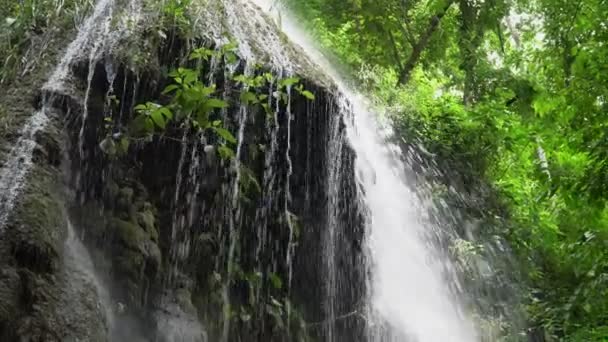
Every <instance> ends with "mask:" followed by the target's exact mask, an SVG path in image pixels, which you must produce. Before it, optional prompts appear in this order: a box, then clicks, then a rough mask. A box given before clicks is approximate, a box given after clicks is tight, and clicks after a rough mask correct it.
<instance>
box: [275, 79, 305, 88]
mask: <svg viewBox="0 0 608 342" xmlns="http://www.w3.org/2000/svg"><path fill="white" fill-rule="evenodd" d="M298 82H300V78H299V77H289V78H284V79H282V80H280V81H279V87H280V88H283V87H290V86H292V85H294V84H296V83H298Z"/></svg>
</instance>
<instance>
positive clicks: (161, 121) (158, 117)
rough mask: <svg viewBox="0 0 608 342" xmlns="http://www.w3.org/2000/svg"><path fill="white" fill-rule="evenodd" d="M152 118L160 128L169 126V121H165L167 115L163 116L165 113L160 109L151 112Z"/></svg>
mask: <svg viewBox="0 0 608 342" xmlns="http://www.w3.org/2000/svg"><path fill="white" fill-rule="evenodd" d="M150 118H151V119H152V121H153V122H154V124H155V125H156V126H157V127H158V128H160V129H165V126H167V122H166V121H165V117H164V116H163V113H162V112H161V111H160V110H155V111H153V112H152V113H151V114H150Z"/></svg>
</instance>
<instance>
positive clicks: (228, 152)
mask: <svg viewBox="0 0 608 342" xmlns="http://www.w3.org/2000/svg"><path fill="white" fill-rule="evenodd" d="M217 152H218V153H219V155H220V158H221V159H222V160H229V159H232V158H234V157H236V155H235V153H234V150H233V149H231V148H230V147H228V146H226V145H221V146H220V147H218V148H217Z"/></svg>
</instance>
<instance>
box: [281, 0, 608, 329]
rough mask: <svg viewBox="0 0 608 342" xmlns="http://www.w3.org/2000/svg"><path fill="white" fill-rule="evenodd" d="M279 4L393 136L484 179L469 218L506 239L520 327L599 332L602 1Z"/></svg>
mask: <svg viewBox="0 0 608 342" xmlns="http://www.w3.org/2000/svg"><path fill="white" fill-rule="evenodd" d="M284 2H286V3H287V4H288V5H289V6H290V7H291V8H292V9H293V10H294V12H295V13H296V14H297V15H299V16H301V17H303V18H304V21H305V22H307V23H308V24H309V25H310V29H311V31H313V32H314V35H315V37H316V38H317V40H318V42H319V43H320V44H321V45H322V46H323V47H325V48H326V49H327V50H328V51H329V52H331V53H332V54H333V56H334V57H335V59H336V60H337V61H339V62H341V64H342V65H345V66H346V69H347V70H348V71H350V73H351V75H352V76H353V78H354V79H356V80H357V81H358V83H359V84H362V87H363V88H364V90H365V91H368V92H370V93H372V94H373V96H374V97H375V99H376V101H377V103H378V104H379V105H380V106H381V107H382V108H387V112H388V113H389V115H391V118H392V119H393V120H394V121H395V124H396V127H397V133H398V135H400V136H401V137H402V138H403V139H404V140H405V141H406V142H408V143H415V144H420V145H422V146H424V151H425V152H426V154H428V155H432V156H433V157H434V158H435V159H436V160H437V161H438V162H439V163H440V165H442V166H444V167H445V166H448V167H449V168H450V170H451V172H452V173H451V174H452V175H459V178H460V179H462V180H463V181H462V182H461V183H462V184H461V185H460V187H459V188H460V190H461V191H465V192H471V191H475V188H476V187H478V186H481V185H489V186H491V188H492V192H493V195H492V196H491V199H486V202H485V204H484V206H485V208H483V210H484V212H485V213H486V214H485V215H482V214H472V215H473V216H475V215H478V216H480V217H481V216H484V217H485V218H486V221H485V222H488V221H493V222H494V223H493V224H492V225H489V224H488V225H485V226H484V227H483V229H484V230H485V231H486V233H488V235H491V234H498V235H500V236H502V237H504V238H506V240H507V241H508V242H509V243H510V244H511V246H512V247H513V248H514V253H515V255H516V257H517V259H518V261H519V263H520V264H521V265H522V268H523V271H524V273H525V279H526V284H527V288H526V291H525V292H526V293H525V294H527V295H525V296H524V297H525V299H524V300H525V304H526V309H527V312H528V314H529V318H528V319H529V321H530V325H531V326H532V328H533V329H532V330H535V331H536V332H539V331H540V333H541V334H542V335H545V336H546V338H547V339H549V340H552V341H606V340H608V248H607V247H608V209H607V208H606V204H607V203H608V201H607V200H608V164H607V163H608V159H607V158H608V152H607V151H608V136H607V132H608V130H607V129H608V127H607V126H606V125H607V121H606V118H607V116H606V114H607V113H608V104H607V103H606V101H607V96H608V64H607V63H606V61H607V60H608V45H606V42H607V41H608V26H607V25H606V22H605V21H606V18H608V2H606V1H602V0H581V1H567V0H533V1H516V0H513V1H509V0H484V1H478V0H412V1H400V0H374V1H370V0H357V1H354V0H351V1H343V0H310V1H298V0H285V1H284ZM395 85H397V87H395ZM447 178H449V177H447ZM445 181H447V180H445ZM488 218H490V219H491V220H490V219H488Z"/></svg>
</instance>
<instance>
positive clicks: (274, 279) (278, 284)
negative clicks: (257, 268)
mask: <svg viewBox="0 0 608 342" xmlns="http://www.w3.org/2000/svg"><path fill="white" fill-rule="evenodd" d="M268 279H270V283H271V284H272V287H274V288H275V289H277V290H280V289H282V288H283V281H282V280H281V278H280V277H279V276H278V275H277V274H276V273H270V275H269V276H268ZM279 305H280V303H279Z"/></svg>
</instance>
